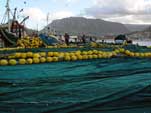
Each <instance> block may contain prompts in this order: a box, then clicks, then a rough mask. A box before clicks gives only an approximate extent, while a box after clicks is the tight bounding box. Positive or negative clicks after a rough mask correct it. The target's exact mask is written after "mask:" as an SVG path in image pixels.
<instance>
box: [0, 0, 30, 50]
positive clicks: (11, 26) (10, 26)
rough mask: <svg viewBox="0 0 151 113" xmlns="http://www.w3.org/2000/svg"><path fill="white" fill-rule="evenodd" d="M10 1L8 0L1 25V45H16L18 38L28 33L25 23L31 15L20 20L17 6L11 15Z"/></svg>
mask: <svg viewBox="0 0 151 113" xmlns="http://www.w3.org/2000/svg"><path fill="white" fill-rule="evenodd" d="M9 2H10V0H7V2H6V11H5V14H4V17H3V19H2V22H1V25H0V47H14V46H16V44H17V40H18V39H19V38H21V37H22V36H25V35H26V32H25V25H24V23H25V21H26V20H27V19H28V18H29V16H27V17H25V18H24V19H23V20H22V21H21V22H19V21H18V20H17V19H16V12H17V8H15V9H14V14H13V15H12V17H11V15H10V12H11V9H10V4H9Z"/></svg>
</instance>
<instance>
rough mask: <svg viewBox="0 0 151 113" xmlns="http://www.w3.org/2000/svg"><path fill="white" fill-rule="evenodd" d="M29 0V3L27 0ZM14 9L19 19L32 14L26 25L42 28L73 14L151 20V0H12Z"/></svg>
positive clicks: (1, 6)
mask: <svg viewBox="0 0 151 113" xmlns="http://www.w3.org/2000/svg"><path fill="white" fill-rule="evenodd" d="M24 1H26V4H24ZM5 4H6V0H0V20H2V17H3V15H4V11H5ZM10 6H11V9H14V8H15V7H17V8H18V10H20V9H22V8H24V11H23V12H21V13H18V15H19V17H20V18H19V20H20V21H21V20H22V19H23V17H25V16H30V18H29V20H28V21H27V22H26V26H27V27H29V28H33V29H36V28H37V24H38V26H39V29H42V28H43V27H44V26H45V25H46V15H47V14H48V13H49V22H51V21H52V20H55V19H61V18H65V17H71V16H82V17H87V18H97V19H104V20H108V21H114V22H121V23H127V24H151V0H137V2H136V1H135V0H10Z"/></svg>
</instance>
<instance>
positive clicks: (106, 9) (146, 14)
mask: <svg viewBox="0 0 151 113" xmlns="http://www.w3.org/2000/svg"><path fill="white" fill-rule="evenodd" d="M150 14H151V0H137V1H134V0H94V5H93V6H92V7H90V8H87V9H85V15H88V16H93V17H95V18H103V19H106V20H112V21H119V20H120V19H122V20H120V22H122V23H125V22H126V21H127V23H145V22H147V23H148V22H149V23H151V16H150ZM146 20H147V21H146Z"/></svg>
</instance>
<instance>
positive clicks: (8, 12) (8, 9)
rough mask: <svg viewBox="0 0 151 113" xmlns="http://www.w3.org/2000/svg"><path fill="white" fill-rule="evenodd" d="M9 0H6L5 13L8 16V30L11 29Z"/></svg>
mask: <svg viewBox="0 0 151 113" xmlns="http://www.w3.org/2000/svg"><path fill="white" fill-rule="evenodd" d="M9 2H10V0H7V3H6V13H7V17H8V32H10V31H11V25H10V24H11V23H10V7H9Z"/></svg>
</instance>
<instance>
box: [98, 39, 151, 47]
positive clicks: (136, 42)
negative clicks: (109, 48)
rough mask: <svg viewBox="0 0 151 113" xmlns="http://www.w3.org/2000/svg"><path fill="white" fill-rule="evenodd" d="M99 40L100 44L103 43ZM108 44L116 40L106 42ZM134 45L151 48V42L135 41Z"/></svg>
mask: <svg viewBox="0 0 151 113" xmlns="http://www.w3.org/2000/svg"><path fill="white" fill-rule="evenodd" d="M101 41H102V40H99V41H98V42H101ZM105 42H107V43H114V40H105ZM133 44H138V45H139V46H151V40H134V41H133Z"/></svg>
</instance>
